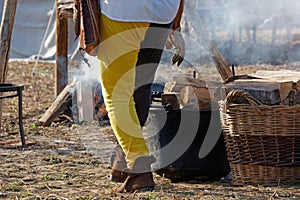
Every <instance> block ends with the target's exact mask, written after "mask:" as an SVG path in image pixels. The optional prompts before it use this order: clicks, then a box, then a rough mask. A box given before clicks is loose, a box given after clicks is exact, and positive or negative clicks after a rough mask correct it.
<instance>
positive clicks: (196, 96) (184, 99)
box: [179, 86, 212, 110]
mask: <svg viewBox="0 0 300 200" xmlns="http://www.w3.org/2000/svg"><path fill="white" fill-rule="evenodd" d="M179 100H180V106H181V107H186V106H188V105H193V107H194V108H195V109H198V110H209V109H210V102H211V101H212V99H211V96H210V93H209V90H208V88H206V87H193V86H185V87H183V88H182V89H181V90H180V93H179Z"/></svg>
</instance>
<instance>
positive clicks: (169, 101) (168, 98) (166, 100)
mask: <svg viewBox="0 0 300 200" xmlns="http://www.w3.org/2000/svg"><path fill="white" fill-rule="evenodd" d="M161 102H162V105H164V106H166V105H170V106H171V107H172V108H173V109H174V110H176V109H180V102H179V94H178V93H166V94H162V95H161Z"/></svg>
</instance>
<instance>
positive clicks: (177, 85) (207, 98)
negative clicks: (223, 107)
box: [161, 76, 222, 110]
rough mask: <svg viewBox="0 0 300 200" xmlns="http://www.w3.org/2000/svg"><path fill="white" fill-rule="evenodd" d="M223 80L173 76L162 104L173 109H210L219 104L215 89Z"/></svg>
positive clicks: (163, 96)
mask: <svg viewBox="0 0 300 200" xmlns="http://www.w3.org/2000/svg"><path fill="white" fill-rule="evenodd" d="M220 85H222V83H221V82H213V81H204V80H201V79H196V78H192V77H180V76H178V77H173V78H172V79H171V80H169V81H168V82H167V83H166V85H165V88H164V93H163V94H162V97H161V98H162V104H163V105H171V107H172V108H173V109H182V108H187V107H189V108H193V109H199V110H210V109H211V108H212V106H213V105H216V104H217V100H216V99H215V98H214V95H213V94H214V93H215V89H216V88H217V87H218V86H220Z"/></svg>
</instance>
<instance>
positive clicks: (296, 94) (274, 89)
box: [217, 70, 300, 106]
mask: <svg viewBox="0 0 300 200" xmlns="http://www.w3.org/2000/svg"><path fill="white" fill-rule="evenodd" d="M250 76H251V77H254V78H256V79H241V80H235V81H234V82H231V83H228V84H226V85H223V86H222V87H221V88H219V89H218V92H217V94H219V96H218V98H219V99H225V97H226V95H227V94H228V93H229V92H230V91H232V90H244V91H246V92H248V93H250V94H251V95H252V96H253V97H255V98H256V99H257V100H259V101H260V102H261V103H263V104H266V105H287V106H291V105H296V104H300V72H299V71H293V70H279V71H267V70H258V71H256V72H255V73H253V74H250Z"/></svg>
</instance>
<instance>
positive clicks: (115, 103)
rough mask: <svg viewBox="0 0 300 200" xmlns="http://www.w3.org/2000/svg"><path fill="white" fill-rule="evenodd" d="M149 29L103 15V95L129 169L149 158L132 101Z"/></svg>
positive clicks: (101, 47)
mask: <svg viewBox="0 0 300 200" xmlns="http://www.w3.org/2000/svg"><path fill="white" fill-rule="evenodd" d="M149 25H150V23H144V22H119V21H114V20H111V19H109V18H107V17H106V16H105V15H101V22H100V38H101V44H100V46H99V49H98V59H99V62H100V76H101V77H100V78H101V85H102V92H103V97H104V100H105V104H106V109H107V111H108V116H109V119H110V123H111V127H112V129H113V131H114V133H115V136H116V137H117V140H118V142H119V144H120V145H121V147H122V149H123V150H124V152H125V154H126V161H127V164H128V167H129V168H132V167H133V163H134V161H135V159H136V158H137V157H139V156H145V155H149V149H148V147H147V145H146V141H145V139H144V138H143V134H142V128H141V126H140V124H139V119H138V116H137V113H136V108H135V103H134V99H133V93H134V85H135V73H136V71H135V66H136V63H137V59H138V53H139V49H140V43H141V42H142V41H143V40H144V38H145V34H146V31H147V29H148V27H149Z"/></svg>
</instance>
